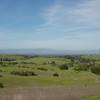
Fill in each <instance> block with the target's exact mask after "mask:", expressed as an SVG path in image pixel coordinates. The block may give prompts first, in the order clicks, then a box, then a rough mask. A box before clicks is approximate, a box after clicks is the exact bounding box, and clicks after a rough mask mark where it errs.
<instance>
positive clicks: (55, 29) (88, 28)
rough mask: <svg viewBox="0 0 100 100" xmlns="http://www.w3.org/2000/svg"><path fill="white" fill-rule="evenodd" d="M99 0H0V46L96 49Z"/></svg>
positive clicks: (99, 40) (99, 30) (99, 41)
mask: <svg viewBox="0 0 100 100" xmlns="http://www.w3.org/2000/svg"><path fill="white" fill-rule="evenodd" d="M99 44H100V0H0V49H34V48H49V49H59V50H60V49H61V50H100V45H99Z"/></svg>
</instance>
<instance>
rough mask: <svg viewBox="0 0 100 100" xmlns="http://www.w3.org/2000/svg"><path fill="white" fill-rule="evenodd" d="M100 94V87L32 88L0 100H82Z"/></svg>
mask: <svg viewBox="0 0 100 100" xmlns="http://www.w3.org/2000/svg"><path fill="white" fill-rule="evenodd" d="M97 93H100V87H94V88H82V87H71V88H64V87H59V88H30V89H17V90H16V89H15V90H12V91H9V93H6V94H2V95H1V96H0V100H80V98H81V97H84V96H91V95H95V94H97Z"/></svg>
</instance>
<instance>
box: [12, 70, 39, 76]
mask: <svg viewBox="0 0 100 100" xmlns="http://www.w3.org/2000/svg"><path fill="white" fill-rule="evenodd" d="M11 74H12V75H19V76H37V74H35V73H34V72H33V71H13V72H11Z"/></svg>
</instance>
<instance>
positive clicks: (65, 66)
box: [59, 64, 68, 70]
mask: <svg viewBox="0 0 100 100" xmlns="http://www.w3.org/2000/svg"><path fill="white" fill-rule="evenodd" d="M59 68H60V69H62V70H68V65H67V64H62V65H60V67H59Z"/></svg>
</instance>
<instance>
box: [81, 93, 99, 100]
mask: <svg viewBox="0 0 100 100" xmlns="http://www.w3.org/2000/svg"><path fill="white" fill-rule="evenodd" d="M82 100H100V94H98V95H95V96H89V97H85V98H84V99H82Z"/></svg>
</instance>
